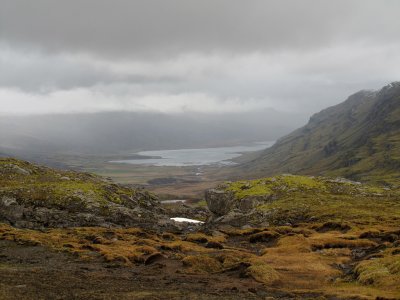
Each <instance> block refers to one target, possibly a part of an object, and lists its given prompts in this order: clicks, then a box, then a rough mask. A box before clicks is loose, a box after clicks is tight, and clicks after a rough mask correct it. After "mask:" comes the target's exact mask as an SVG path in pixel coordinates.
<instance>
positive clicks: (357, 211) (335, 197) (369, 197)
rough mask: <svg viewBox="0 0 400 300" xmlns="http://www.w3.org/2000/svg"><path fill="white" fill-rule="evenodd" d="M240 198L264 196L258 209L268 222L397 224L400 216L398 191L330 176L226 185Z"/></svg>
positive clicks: (267, 179)
mask: <svg viewBox="0 0 400 300" xmlns="http://www.w3.org/2000/svg"><path fill="white" fill-rule="evenodd" d="M225 188H226V190H227V191H233V192H234V194H235V197H236V198H237V199H242V198H245V197H252V196H263V197H265V201H264V202H262V203H261V204H260V205H259V206H258V207H257V208H256V209H257V210H259V211H262V212H265V211H268V216H269V221H272V222H277V223H282V222H292V221H293V222H300V221H301V220H303V221H309V220H310V219H314V220H319V221H328V220H329V221H337V222H343V221H351V222H360V223H363V224H370V223H377V222H382V221H386V222H389V223H391V222H395V219H396V218H395V216H396V214H400V203H399V202H398V201H397V199H398V197H399V196H400V191H399V189H393V188H392V189H387V188H383V187H379V186H371V185H365V184H360V183H356V182H351V181H348V180H343V179H333V178H327V177H310V176H297V175H280V176H275V177H271V178H262V179H258V180H248V181H237V182H229V183H226V184H225Z"/></svg>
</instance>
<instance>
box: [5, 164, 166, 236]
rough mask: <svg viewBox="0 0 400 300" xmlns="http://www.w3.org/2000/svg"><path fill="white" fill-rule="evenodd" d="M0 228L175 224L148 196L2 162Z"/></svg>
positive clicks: (66, 173) (103, 182)
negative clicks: (0, 224)
mask: <svg viewBox="0 0 400 300" xmlns="http://www.w3.org/2000/svg"><path fill="white" fill-rule="evenodd" d="M0 222H4V223H7V224H10V225H13V226H15V227H21V228H33V229H38V228H46V227H80V226H105V227H109V226H125V227H126V226H138V225H140V226H141V227H159V226H169V225H170V224H171V222H170V221H169V218H168V217H167V216H165V215H164V211H163V209H162V208H161V206H160V203H159V201H158V199H157V198H156V197H155V196H154V195H152V194H150V193H149V192H147V191H144V190H138V189H131V188H128V187H125V186H121V185H117V184H114V183H112V182H109V181H107V180H105V179H103V178H101V177H98V176H95V175H92V174H87V173H79V172H72V171H55V170H52V169H49V168H46V167H39V166H35V165H32V164H30V163H27V162H23V161H19V160H14V159H0Z"/></svg>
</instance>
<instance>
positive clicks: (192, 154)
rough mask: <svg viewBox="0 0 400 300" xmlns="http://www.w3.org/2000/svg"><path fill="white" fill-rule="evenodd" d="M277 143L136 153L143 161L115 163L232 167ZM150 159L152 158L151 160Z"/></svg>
mask: <svg viewBox="0 0 400 300" xmlns="http://www.w3.org/2000/svg"><path fill="white" fill-rule="evenodd" d="M274 143H275V142H273V141H270V142H257V143H253V144H250V145H243V146H233V147H216V148H200V149H177V150H157V151H141V152H138V153H135V154H137V155H141V156H143V158H142V159H127V160H115V161H111V162H113V163H124V164H134V165H152V166H160V167H161V166H179V167H183V166H204V165H213V164H219V165H232V164H235V163H234V162H232V159H233V158H236V157H239V156H240V155H241V154H243V153H246V152H254V151H259V150H263V149H266V148H269V147H271V146H272V145H273V144H274ZM149 157H150V158H149Z"/></svg>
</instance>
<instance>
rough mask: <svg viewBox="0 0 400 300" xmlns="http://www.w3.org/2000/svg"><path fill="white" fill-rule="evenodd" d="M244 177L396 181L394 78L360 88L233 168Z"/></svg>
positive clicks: (399, 148)
mask: <svg viewBox="0 0 400 300" xmlns="http://www.w3.org/2000/svg"><path fill="white" fill-rule="evenodd" d="M238 168H239V169H240V171H242V172H244V173H245V174H247V175H248V176H252V177H255V176H265V175H275V174H280V173H296V174H312V175H329V176H343V177H346V178H350V179H353V180H360V181H371V182H377V183H384V184H396V182H398V180H399V179H400V82H395V83H391V84H389V85H387V86H385V87H383V88H382V89H381V90H380V91H377V92H376V91H360V92H358V93H356V94H354V95H352V96H350V97H349V98H348V99H347V100H346V101H345V102H343V103H341V104H339V105H336V106H333V107H330V108H327V109H325V110H323V111H321V112H319V113H317V114H315V115H314V116H312V117H311V118H310V121H309V123H308V124H307V125H305V126H304V127H302V128H300V129H297V130H296V131H294V132H292V133H291V134H289V135H287V136H285V137H283V138H281V139H280V140H278V141H277V143H276V144H275V145H274V146H273V147H271V148H270V149H267V150H266V151H264V152H263V153H262V154H261V155H260V156H259V157H257V158H255V159H253V160H252V161H250V162H248V163H245V164H243V165H241V166H240V167H238Z"/></svg>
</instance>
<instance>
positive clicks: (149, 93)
mask: <svg viewBox="0 0 400 300" xmlns="http://www.w3.org/2000/svg"><path fill="white" fill-rule="evenodd" d="M399 11H400V2H399V1H397V0H382V1H374V0H337V1H331V0H329V1H328V0H318V1H317V0H303V1H296V0H273V1H268V0H248V1H241V0H202V1H198V0H159V1H156V0H140V1H139V0H113V1H111V0H107V1H106V0H79V1H78V0H69V1H54V0H35V1H32V0H0V70H1V72H0V95H2V98H1V99H0V104H1V107H0V113H3V114H5V113H9V112H12V113H18V112H19V110H21V113H22V114H29V113H35V114H37V113H41V112H42V111H43V112H47V113H60V112H62V111H66V112H70V113H72V112H98V111H115V110H124V109H126V110H129V111H143V110H145V111H151V110H154V111H163V112H177V111H180V112H186V111H188V110H189V111H200V112H213V111H217V112H222V111H231V112H232V111H240V110H249V109H260V108H268V107H272V108H274V109H278V110H283V111H292V112H293V111H301V112H305V113H308V114H311V113H314V112H316V111H318V110H319V109H322V108H325V107H326V106H328V105H332V104H336V103H338V102H340V101H343V100H344V99H345V98H346V97H347V96H348V95H349V94H351V93H353V92H356V91H357V90H360V89H364V88H371V89H376V88H379V87H380V86H382V85H384V84H386V83H387V82H390V81H394V80H399V78H400V55H399V53H400V39H399V37H398V28H400V18H399V17H398V12H399ZM38 92H40V93H41V94H39V95H38Z"/></svg>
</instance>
